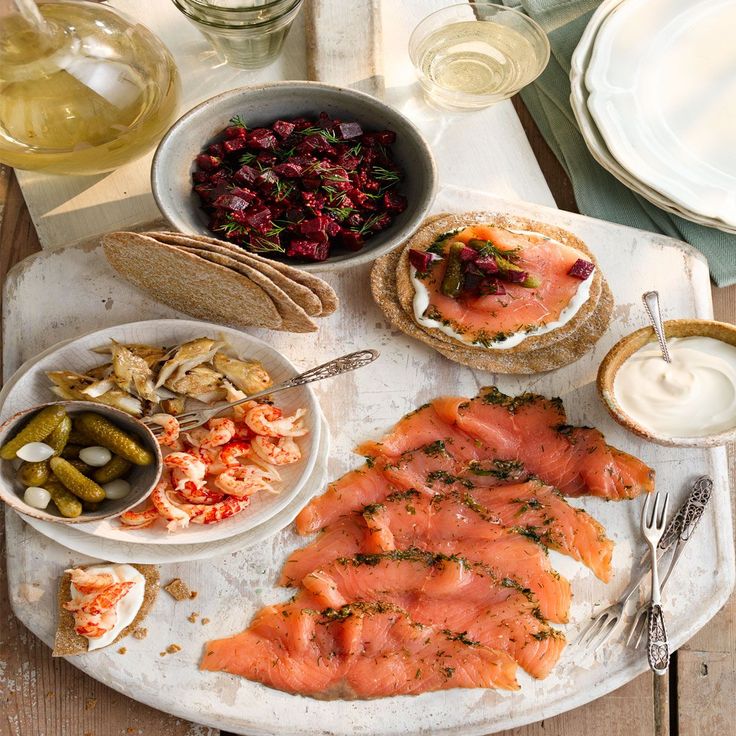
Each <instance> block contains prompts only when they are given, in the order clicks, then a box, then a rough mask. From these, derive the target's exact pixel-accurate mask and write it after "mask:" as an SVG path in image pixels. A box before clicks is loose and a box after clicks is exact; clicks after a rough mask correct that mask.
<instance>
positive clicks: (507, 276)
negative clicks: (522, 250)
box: [498, 271, 529, 284]
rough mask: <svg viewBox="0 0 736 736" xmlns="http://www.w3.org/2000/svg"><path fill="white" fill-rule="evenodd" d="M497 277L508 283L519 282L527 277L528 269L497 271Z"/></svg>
mask: <svg viewBox="0 0 736 736" xmlns="http://www.w3.org/2000/svg"><path fill="white" fill-rule="evenodd" d="M498 273H499V278H501V279H503V280H504V281H507V282H508V283H509V284H521V283H523V282H524V281H526V280H527V278H528V277H529V272H528V271H499V272H498Z"/></svg>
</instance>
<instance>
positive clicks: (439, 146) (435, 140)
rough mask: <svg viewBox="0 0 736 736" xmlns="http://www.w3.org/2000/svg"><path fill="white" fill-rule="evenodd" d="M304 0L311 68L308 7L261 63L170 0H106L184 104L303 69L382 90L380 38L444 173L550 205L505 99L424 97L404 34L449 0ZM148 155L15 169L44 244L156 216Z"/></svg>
mask: <svg viewBox="0 0 736 736" xmlns="http://www.w3.org/2000/svg"><path fill="white" fill-rule="evenodd" d="M309 2H310V3H311V4H312V5H313V6H314V7H315V13H316V17H315V21H318V22H319V24H320V25H319V26H317V28H318V30H319V34H320V40H319V48H318V49H315V48H314V44H315V42H316V41H315V39H314V37H312V38H311V39H310V43H311V44H312V46H313V48H312V49H311V50H310V53H309V60H310V68H309V69H308V68H307V57H308V55H307V49H306V40H305V33H304V17H305V15H306V10H305V11H303V12H301V13H300V14H299V16H298V17H297V19H296V20H295V22H294V26H293V28H292V30H291V33H290V34H289V37H288V38H287V40H286V44H285V47H284V52H283V54H282V56H281V57H280V58H279V59H278V60H277V61H276V62H275V63H274V64H272V65H271V66H269V67H266V68H265V69H261V70H258V71H242V70H237V69H233V68H231V67H229V66H227V65H225V64H222V62H221V61H220V60H219V59H218V58H217V56H216V55H215V53H214V52H213V51H212V49H211V47H210V46H209V44H208V42H207V41H206V40H205V38H204V37H203V36H202V35H201V34H200V33H199V32H198V31H197V30H196V29H195V28H194V27H193V26H192V25H191V24H190V23H189V22H188V21H187V20H186V19H185V18H184V16H183V15H182V14H181V13H179V11H178V10H177V9H176V8H175V6H174V4H173V3H172V2H170V0H166V1H156V2H151V1H150V0H113V1H112V2H111V3H110V4H111V5H112V6H113V7H116V8H119V9H120V10H122V11H124V12H125V13H126V14H127V15H129V16H131V17H133V18H135V19H136V20H138V21H139V22H142V23H144V24H145V25H147V26H148V27H149V28H150V29H151V30H152V31H153V32H154V33H156V35H157V36H158V37H159V38H160V39H161V40H162V41H163V42H164V43H165V44H166V46H167V47H168V48H169V50H170V51H171V53H172V55H173V56H174V60H175V61H176V64H177V66H178V68H179V71H180V76H181V79H182V101H181V105H180V112H181V113H184V112H185V111H186V110H189V109H190V108H192V107H194V105H196V104H198V103H199V102H201V101H202V100H205V99H207V98H208V97H212V96H213V95H215V94H217V93H219V92H223V91H225V90H229V89H234V88H236V87H240V86H243V85H247V84H253V83H256V82H266V81H274V80H279V79H306V78H307V75H308V73H311V74H313V75H319V79H320V81H324V82H329V83H332V84H341V85H346V86H353V87H355V88H357V89H363V90H365V91H368V92H372V93H374V94H379V93H380V91H381V81H382V80H381V78H380V74H381V70H380V66H381V63H380V62H381V59H380V58H377V55H376V54H374V53H372V52H373V51H374V49H373V44H374V43H376V44H377V43H379V42H380V39H381V38H383V44H382V46H381V49H379V53H380V51H382V52H383V54H382V58H383V60H385V62H384V64H383V66H384V67H385V72H384V75H385V83H386V93H385V97H386V100H387V102H389V103H390V104H393V105H396V106H397V107H399V108H400V109H401V110H402V111H403V112H404V113H405V114H406V115H408V116H409V117H410V118H411V119H412V120H413V121H414V122H415V123H416V124H417V125H418V126H419V127H420V129H421V130H422V132H423V133H424V134H425V135H426V137H427V139H428V140H429V141H430V143H431V144H432V146H433V148H434V150H435V155H436V156H437V160H438V165H439V173H440V178H441V181H443V182H444V183H446V184H458V185H467V184H472V186H474V187H476V188H479V189H487V190H488V191H492V192H495V193H496V194H498V195H499V196H503V197H508V198H510V199H524V200H527V201H531V202H538V203H540V204H546V205H554V201H553V199H552V195H551V194H550V191H549V188H548V187H547V184H546V182H545V180H544V177H543V176H542V172H541V171H540V169H539V165H538V164H537V161H536V159H535V158H534V154H533V153H532V150H531V147H530V146H529V143H528V141H527V139H526V137H525V135H524V131H523V129H522V127H521V124H520V123H519V119H518V118H517V116H516V113H515V112H514V108H513V106H512V104H511V103H510V102H508V101H506V102H502V103H500V104H498V105H495V106H494V107H492V108H488V109H486V110H481V111H479V112H475V113H469V114H449V113H446V112H441V111H437V110H433V109H432V108H430V107H428V106H427V105H426V104H425V103H424V102H423V100H422V97H421V93H420V90H419V86H418V84H417V83H416V80H415V77H414V71H413V68H412V66H411V62H410V60H409V55H408V52H407V44H408V41H409V35H410V33H411V31H412V29H413V28H414V26H415V25H416V24H417V23H418V22H419V20H420V19H421V18H422V17H424V16H425V15H426V14H428V13H430V12H432V10H435V9H437V8H440V7H442V6H443V5H446V4H447V2H445V0H401V2H399V3H397V2H396V1H395V0H387V2H383V3H382V2H381V0H350V2H349V5H350V15H349V17H346V14H345V12H344V8H345V7H346V5H347V4H346V2H345V0H309ZM305 5H306V4H305ZM379 6H382V9H383V13H382V20H383V29H384V30H383V34H382V36H381V33H380V30H379V28H380V26H381V18H379V17H376V16H375V15H374V14H373V13H374V11H376V10H377V9H378V7H379ZM369 16H370V18H371V21H370V22H369V21H368V20H367V17H369ZM371 31H372V34H371ZM327 36H329V38H327ZM327 41H329V43H327ZM366 44H368V45H369V46H370V48H367V47H366ZM346 49H347V50H348V52H347V53H346V51H345V50H346ZM369 56H370V57H371V58H368V57H369ZM371 59H372V60H371ZM366 68H368V69H369V71H368V72H366V71H365V69H366ZM366 75H367V76H366ZM374 77H375V78H374ZM459 142H462V145H458V143H459ZM152 156H153V152H151V153H149V154H147V155H145V156H143V157H142V158H139V159H138V160H136V161H133V162H131V163H129V164H126V165H125V166H122V167H120V168H119V169H117V170H116V171H114V172H110V173H108V174H100V175H99V176H83V177H80V176H54V175H49V174H43V173H38V172H31V171H18V172H17V176H18V181H19V183H20V186H21V189H22V190H23V196H24V198H25V201H26V204H27V205H28V210H29V212H30V214H31V219H32V220H33V224H34V225H35V227H36V231H37V232H38V237H39V241H40V243H41V247H42V248H46V249H51V248H60V247H63V246H65V245H71V244H75V243H81V242H86V241H90V240H93V239H95V238H96V237H99V236H100V235H102V234H103V233H107V232H110V231H111V230H140V229H145V227H146V226H148V225H151V223H155V222H157V221H160V219H161V214H160V212H159V211H158V209H157V207H156V204H155V202H154V200H153V195H152V194H151V187H150V181H149V178H150V166H151V158H152Z"/></svg>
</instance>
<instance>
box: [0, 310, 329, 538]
mask: <svg viewBox="0 0 736 736" xmlns="http://www.w3.org/2000/svg"><path fill="white" fill-rule="evenodd" d="M199 337H210V338H212V339H215V340H218V339H222V340H223V341H225V342H226V346H225V348H224V350H225V351H226V352H227V353H228V354H230V355H232V356H238V357H242V358H244V359H247V360H257V361H260V362H261V363H262V364H263V366H264V367H265V368H266V370H267V371H268V373H269V374H270V376H271V378H272V379H273V382H274V384H278V383H282V382H283V381H285V380H287V379H289V378H291V377H292V376H295V375H297V373H298V371H297V369H296V368H295V367H294V366H293V365H292V364H291V363H290V362H289V360H288V359H287V358H285V357H284V356H283V355H281V354H280V353H279V352H278V351H276V350H274V349H273V348H272V347H271V346H269V345H268V344H266V343H265V342H264V341H262V340H259V339H258V338H255V337H253V336H251V335H248V334H246V333H244V332H241V331H239V330H233V329H231V328H229V327H223V326H221V325H216V324H211V323H207V322H198V321H196V320H184V319H178V320H175V319H164V320H144V321H140V322H138V321H137V322H129V323H126V324H123V325H115V326H113V327H105V328H103V329H101V330H93V331H91V332H88V333H87V334H85V335H82V336H80V337H78V338H77V339H75V340H64V341H63V342H62V343H61V344H56V345H53V346H52V347H50V348H49V349H47V350H45V351H44V352H43V353H41V354H40V355H37V356H35V358H33V359H32V361H31V362H30V363H29V362H26V363H25V364H24V365H23V366H21V367H20V368H19V369H18V370H17V371H16V372H15V374H14V375H12V376H11V377H10V379H8V381H7V382H6V384H5V385H4V386H3V390H2V392H0V418H2V420H3V421H4V420H5V419H6V418H8V417H11V416H13V415H14V414H15V413H17V412H19V411H22V410H23V409H25V408H27V407H29V406H35V405H37V404H41V403H44V402H45V401H53V400H54V394H53V393H51V391H50V389H49V386H50V381H49V380H48V379H47V378H46V372H47V371H53V370H69V371H73V372H75V373H85V372H86V371H87V370H90V369H91V368H94V367H95V366H98V365H100V364H102V363H104V362H105V361H106V358H105V356H101V355H99V354H97V353H95V352H93V350H94V348H99V347H103V346H105V345H109V343H110V340H115V341H117V342H119V343H143V344H147V345H162V346H173V345H178V344H181V343H183V342H187V341H189V340H194V339H196V338H199ZM277 403H278V405H279V406H280V407H281V408H282V409H283V410H284V412H285V414H286V415H287V416H288V415H291V414H293V413H294V412H295V411H296V410H297V409H299V408H303V409H305V410H306V412H307V413H306V415H305V418H304V422H305V424H304V426H305V427H306V428H307V429H308V430H309V433H308V434H307V435H306V436H305V437H303V438H301V439H300V440H299V446H300V448H301V450H302V453H303V456H302V460H301V461H300V462H298V463H294V464H293V465H287V466H284V467H282V468H280V469H279V475H280V476H281V481H280V483H279V487H280V488H281V489H282V490H281V492H280V493H278V494H271V493H266V494H256V495H254V496H253V497H252V501H251V504H250V505H249V506H248V508H247V509H245V510H244V511H242V512H241V513H239V514H236V515H235V516H232V517H230V518H229V519H224V520H223V521H221V522H219V523H218V524H210V525H202V524H191V525H190V526H188V527H187V528H186V529H179V530H177V531H176V532H171V533H167V532H166V531H165V530H164V529H163V527H162V524H161V523H160V522H157V523H156V524H153V525H152V526H150V527H147V528H144V529H131V528H130V527H126V526H124V525H123V524H121V522H120V520H119V519H117V518H113V519H103V520H101V521H97V522H89V523H87V524H76V525H75V526H76V527H77V529H76V531H77V532H79V533H81V534H86V535H91V536H93V537H96V538H97V539H107V540H113V541H117V542H123V543H127V544H131V545H135V544H146V545H164V546H166V545H182V544H206V543H210V542H216V541H219V540H222V539H227V538H229V537H233V536H236V535H238V536H239V535H241V534H243V533H245V532H247V531H249V530H250V529H253V528H255V527H257V526H259V525H261V524H264V523H265V522H267V521H268V520H269V519H270V518H271V517H272V516H275V515H276V514H278V513H279V512H280V511H282V510H284V509H286V508H287V507H288V506H289V505H290V504H292V503H293V501H294V500H295V499H296V497H297V496H299V494H300V492H301V490H302V488H303V486H304V485H305V483H306V482H307V481H308V479H309V478H310V476H311V475H312V471H313V470H314V467H315V463H316V462H317V461H318V460H319V461H320V464H322V465H323V464H324V462H325V459H326V457H325V456H324V455H322V456H321V457H318V450H319V448H320V432H321V426H322V423H321V421H320V418H319V414H320V410H319V405H318V404H317V400H316V399H315V396H314V392H313V391H312V389H311V386H299V387H297V388H295V389H291V390H290V391H287V392H285V393H282V394H280V396H279V398H278V399H277ZM292 518H293V517H292ZM34 526H35V528H37V529H38V530H39V531H41V532H43V533H44V534H46V536H48V537H50V538H51V539H55V538H56V536H57V534H63V532H62V531H61V527H62V525H61V524H54V523H53V522H48V521H40V522H39V523H38V524H36V525H34Z"/></svg>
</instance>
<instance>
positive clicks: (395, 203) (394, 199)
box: [383, 192, 407, 212]
mask: <svg viewBox="0 0 736 736" xmlns="http://www.w3.org/2000/svg"><path fill="white" fill-rule="evenodd" d="M406 205H407V201H406V197H405V196H404V195H403V194H397V193H396V192H386V193H385V194H384V195H383V206H384V207H385V208H386V209H387V210H389V211H390V212H403V211H404V210H405V209H406Z"/></svg>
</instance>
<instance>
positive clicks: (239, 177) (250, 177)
mask: <svg viewBox="0 0 736 736" xmlns="http://www.w3.org/2000/svg"><path fill="white" fill-rule="evenodd" d="M260 173H261V172H260V171H258V169H254V168H253V167H252V166H248V164H245V165H243V166H241V167H240V168H239V169H238V170H237V171H236V172H235V173H234V174H233V179H234V180H235V181H236V182H238V184H253V183H255V181H256V179H257V178H258V176H259V175H260Z"/></svg>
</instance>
